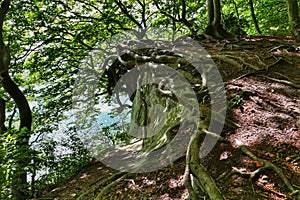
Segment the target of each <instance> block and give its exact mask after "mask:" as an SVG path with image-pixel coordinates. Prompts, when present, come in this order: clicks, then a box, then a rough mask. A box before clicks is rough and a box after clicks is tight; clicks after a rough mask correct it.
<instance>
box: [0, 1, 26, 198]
mask: <svg viewBox="0 0 300 200" xmlns="http://www.w3.org/2000/svg"><path fill="white" fill-rule="evenodd" d="M9 6H10V0H4V1H3V2H2V4H1V7H0V76H1V82H2V86H3V88H4V89H5V91H6V92H7V93H8V94H9V95H10V96H11V97H12V98H13V100H14V101H15V103H16V105H17V107H18V110H19V114H20V127H19V129H20V134H22V135H20V137H18V141H17V143H16V145H17V148H20V149H24V150H25V152H24V153H25V155H24V157H23V156H22V158H17V159H16V160H15V163H16V168H17V171H16V174H15V175H14V177H13V186H12V190H13V193H14V196H15V199H17V200H25V199H27V198H28V197H29V194H28V189H27V173H26V171H25V167H27V166H28V164H29V162H30V159H29V157H28V155H26V151H27V150H29V136H30V131H31V124H32V114H31V110H30V107H29V104H28V101H27V99H26V97H25V96H24V94H23V92H22V91H21V90H20V89H19V88H18V86H17V85H16V84H15V83H14V81H13V80H12V79H11V78H10V76H9V73H8V70H9V65H10V59H11V57H10V49H9V47H7V46H5V44H4V41H3V23H4V18H5V15H6V14H7V12H8V10H9ZM4 103H5V102H4ZM3 109H4V110H3ZM3 111H4V114H3ZM1 114H2V116H1V117H2V118H1V120H2V121H3V119H4V120H5V104H3V101H1ZM2 121H1V123H2V124H1V125H2V126H3V125H4V122H2ZM23 128H26V132H25V133H24V132H22V131H23ZM21 130H22V131H21Z"/></svg>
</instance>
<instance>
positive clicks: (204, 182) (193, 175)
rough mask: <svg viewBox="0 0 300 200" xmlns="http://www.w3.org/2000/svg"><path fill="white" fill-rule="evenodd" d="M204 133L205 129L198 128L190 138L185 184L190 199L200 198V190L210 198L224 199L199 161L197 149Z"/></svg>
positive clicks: (215, 199)
mask: <svg viewBox="0 0 300 200" xmlns="http://www.w3.org/2000/svg"><path fill="white" fill-rule="evenodd" d="M205 135H206V133H205V131H203V130H200V131H198V132H197V133H196V134H195V135H193V136H192V138H191V140H190V144H189V146H188V151H187V156H186V170H185V174H184V180H185V185H186V187H187V189H188V190H189V193H190V199H192V200H197V199H199V198H200V193H199V192H200V191H202V192H204V193H205V194H207V195H208V196H209V198H210V199H214V200H224V199H225V198H224V197H223V195H222V194H221V191H220V190H219V188H218V187H217V185H216V183H215V181H214V180H213V178H212V177H211V176H210V175H209V173H208V172H207V171H206V169H205V168H204V166H203V165H201V163H200V157H199V149H200V144H201V143H202V141H203V140H204V137H205Z"/></svg>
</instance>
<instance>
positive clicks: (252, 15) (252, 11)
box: [249, 0, 261, 35]
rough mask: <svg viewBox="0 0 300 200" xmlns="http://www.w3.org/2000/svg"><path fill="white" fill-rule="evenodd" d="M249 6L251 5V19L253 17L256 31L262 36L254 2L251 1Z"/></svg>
mask: <svg viewBox="0 0 300 200" xmlns="http://www.w3.org/2000/svg"><path fill="white" fill-rule="evenodd" d="M249 5H250V10H251V17H252V20H253V23H254V26H255V29H256V31H257V32H258V34H259V35H261V31H260V28H259V26H258V22H257V19H256V15H255V11H254V6H253V0H249Z"/></svg>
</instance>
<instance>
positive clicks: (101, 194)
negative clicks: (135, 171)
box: [95, 173, 129, 200]
mask: <svg viewBox="0 0 300 200" xmlns="http://www.w3.org/2000/svg"><path fill="white" fill-rule="evenodd" d="M128 174H129V173H126V174H124V175H123V176H121V177H120V178H118V179H117V180H115V181H114V182H112V183H110V184H108V185H107V186H105V187H104V188H103V189H102V190H101V192H100V193H99V194H98V195H97V197H96V198H95V200H100V199H101V197H102V196H103V195H104V194H105V193H107V192H108V191H109V190H110V189H111V188H112V187H113V186H115V185H117V184H118V183H119V182H120V181H122V180H124V179H125V178H126V176H127V175H128Z"/></svg>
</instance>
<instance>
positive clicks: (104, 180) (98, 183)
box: [77, 172, 128, 200]
mask: <svg viewBox="0 0 300 200" xmlns="http://www.w3.org/2000/svg"><path fill="white" fill-rule="evenodd" d="M127 174H128V173H125V172H118V173H116V174H107V175H106V176H104V177H101V178H99V179H98V180H97V181H95V182H94V183H93V184H92V185H94V186H93V187H91V188H90V189H89V190H87V191H86V192H84V193H83V194H81V195H80V196H79V197H78V198H77V200H83V199H86V198H85V197H86V196H88V195H89V194H91V193H95V192H96V190H97V189H98V188H100V187H101V186H102V185H104V184H105V183H107V182H109V181H111V180H113V179H116V178H117V177H120V176H122V177H123V176H124V175H127ZM112 183H114V182H112ZM109 185H111V184H109ZM109 185H107V186H105V187H104V188H103V189H102V191H101V193H100V194H101V195H102V194H103V191H104V190H106V191H107V189H105V188H106V187H108V186H109ZM111 187H112V186H110V188H111ZM104 192H105V191H104ZM100 194H99V195H100ZM99 195H98V196H99Z"/></svg>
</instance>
